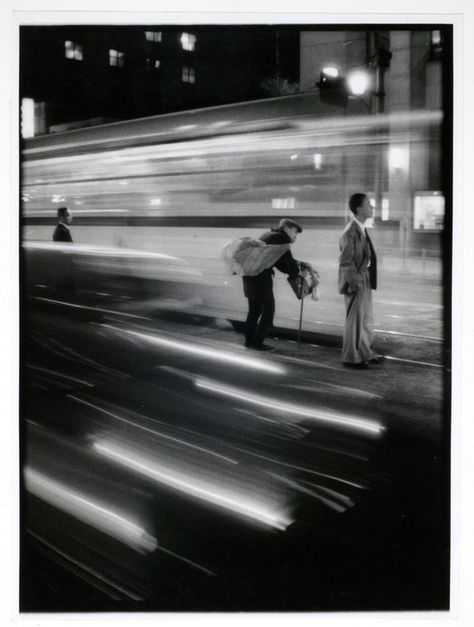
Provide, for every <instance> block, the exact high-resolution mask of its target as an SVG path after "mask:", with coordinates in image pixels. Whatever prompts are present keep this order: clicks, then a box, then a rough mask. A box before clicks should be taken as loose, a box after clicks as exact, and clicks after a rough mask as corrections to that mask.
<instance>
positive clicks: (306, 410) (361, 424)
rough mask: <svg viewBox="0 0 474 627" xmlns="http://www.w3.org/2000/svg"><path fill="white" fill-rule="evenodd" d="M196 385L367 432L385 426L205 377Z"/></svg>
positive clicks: (377, 432)
mask: <svg viewBox="0 0 474 627" xmlns="http://www.w3.org/2000/svg"><path fill="white" fill-rule="evenodd" d="M196 386H197V387H198V388H202V389H205V390H209V391H210V392H215V393H216V394H221V395H222V396H228V397H230V398H236V399H238V400H240V401H244V402H246V403H251V404H252V405H258V406H260V407H266V408H267V409H272V410H275V411H280V412H283V413H287V414H294V415H296V416H301V417H302V418H312V419H314V420H320V421H322V422H329V423H333V424H337V425H339V426H342V427H350V428H352V429H356V430H359V431H366V432H367V433H374V434H376V435H380V433H381V432H382V431H384V430H385V428H384V427H383V426H382V425H381V424H379V423H378V422H374V421H370V420H362V419H361V418H350V417H347V416H344V415H342V414H335V413H329V412H326V411H322V410H315V409H311V408H310V407H305V406H303V405H295V404H293V403H282V402H279V401H274V400H273V399H272V398H270V397H267V396H260V395H257V394H250V393H248V392H247V391H246V390H242V389H238V388H232V387H229V386H227V385H222V384H220V383H219V384H216V383H214V382H212V381H206V380H205V379H197V380H196Z"/></svg>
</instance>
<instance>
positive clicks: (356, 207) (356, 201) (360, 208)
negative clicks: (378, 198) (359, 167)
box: [349, 193, 374, 222]
mask: <svg viewBox="0 0 474 627" xmlns="http://www.w3.org/2000/svg"><path fill="white" fill-rule="evenodd" d="M349 209H350V210H351V211H352V213H353V214H354V216H355V217H356V218H357V219H358V220H360V222H365V221H366V220H367V218H371V217H372V214H373V211H374V210H373V208H372V205H371V204H370V200H369V199H368V197H367V194H360V193H357V194H352V196H351V197H350V199H349Z"/></svg>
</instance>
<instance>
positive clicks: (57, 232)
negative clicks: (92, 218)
mask: <svg viewBox="0 0 474 627" xmlns="http://www.w3.org/2000/svg"><path fill="white" fill-rule="evenodd" d="M53 240H54V241H55V242H72V237H71V233H70V231H69V229H68V228H67V226H64V224H63V223H62V222H58V224H57V225H56V228H55V229H54V233H53Z"/></svg>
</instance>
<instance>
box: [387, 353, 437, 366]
mask: <svg viewBox="0 0 474 627" xmlns="http://www.w3.org/2000/svg"><path fill="white" fill-rule="evenodd" d="M385 359H388V360H390V361H401V362H405V363H408V364H416V365H417V366H429V367H430V368H444V366H443V365H442V364H432V363H429V362H427V361H416V360H415V359H403V358H402V357H392V356H391V355H385Z"/></svg>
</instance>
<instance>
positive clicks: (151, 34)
mask: <svg viewBox="0 0 474 627" xmlns="http://www.w3.org/2000/svg"><path fill="white" fill-rule="evenodd" d="M145 38H146V40H147V41H153V42H155V43H156V42H160V41H161V31H156V30H147V31H145Z"/></svg>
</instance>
